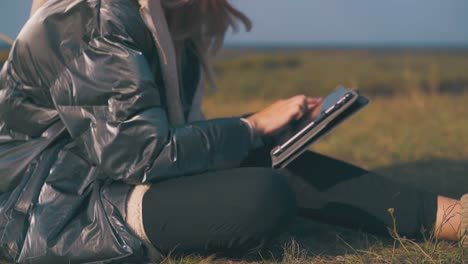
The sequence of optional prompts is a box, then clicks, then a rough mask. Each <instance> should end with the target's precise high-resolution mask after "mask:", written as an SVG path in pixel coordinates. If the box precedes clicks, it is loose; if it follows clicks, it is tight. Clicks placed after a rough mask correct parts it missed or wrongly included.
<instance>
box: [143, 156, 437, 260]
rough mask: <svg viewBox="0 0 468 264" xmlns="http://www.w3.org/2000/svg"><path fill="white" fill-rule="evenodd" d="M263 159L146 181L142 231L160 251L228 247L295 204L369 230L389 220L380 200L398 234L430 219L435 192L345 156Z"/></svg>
mask: <svg viewBox="0 0 468 264" xmlns="http://www.w3.org/2000/svg"><path fill="white" fill-rule="evenodd" d="M270 166H271V165H270V161H269V155H268V152H267V151H266V150H258V151H256V152H253V153H252V155H251V156H250V157H249V158H247V159H246V160H245V162H244V163H243V164H242V165H241V168H237V169H230V170H222V171H215V172H208V173H203V174H199V175H193V176H188V177H181V178H177V179H171V180H167V181H165V182H160V183H158V184H157V185H153V186H152V187H151V188H150V190H149V191H148V192H147V194H146V195H145V197H144V201H143V218H144V219H143V220H144V221H143V222H144V226H145V230H146V232H147V235H148V237H149V238H150V240H151V241H152V242H153V244H155V246H156V247H157V248H158V249H160V250H161V251H162V252H163V253H166V254H167V253H169V252H170V251H171V250H173V249H174V248H175V249H176V250H175V253H182V254H185V253H207V254H210V253H214V252H224V253H233V254H236V253H239V252H241V251H245V250H247V249H252V248H258V246H261V245H262V244H264V243H265V242H266V241H268V240H269V239H270V238H271V237H273V236H275V235H276V234H278V233H279V232H280V231H281V230H282V229H284V228H286V226H287V223H288V222H290V221H291V219H292V216H293V215H294V212H295V210H296V207H297V212H298V213H299V215H300V216H303V217H307V218H309V219H313V220H318V221H323V222H327V223H330V224H336V225H341V226H347V227H352V228H360V229H362V230H365V231H369V232H373V233H377V234H386V233H387V227H388V226H390V225H391V223H392V220H391V218H390V215H389V214H388V212H387V209H388V208H395V215H396V217H397V221H398V222H399V228H400V230H401V231H402V233H403V234H405V235H409V236H417V235H418V234H419V230H420V228H421V226H426V227H428V226H429V225H432V224H433V223H434V221H435V213H436V212H435V209H436V196H435V195H433V194H429V193H426V192H422V191H419V190H415V189H413V188H411V187H408V186H405V185H401V184H398V183H395V182H393V181H391V180H389V179H387V178H384V177H382V176H379V175H375V174H373V173H370V172H367V171H365V170H363V169H361V168H358V167H356V166H353V165H350V164H347V163H345V162H342V161H338V160H336V159H333V158H329V157H326V156H323V155H320V154H317V153H313V152H306V153H304V155H302V156H301V157H300V158H298V159H297V160H296V161H294V162H293V163H291V164H290V165H289V166H288V167H287V169H285V170H280V171H275V170H273V169H271V168H270ZM294 202H295V204H294Z"/></svg>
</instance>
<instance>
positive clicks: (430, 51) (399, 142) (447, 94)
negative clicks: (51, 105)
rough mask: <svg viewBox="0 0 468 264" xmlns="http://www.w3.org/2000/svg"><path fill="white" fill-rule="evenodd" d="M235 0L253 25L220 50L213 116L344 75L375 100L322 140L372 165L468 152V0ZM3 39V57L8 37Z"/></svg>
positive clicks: (23, 1)
mask: <svg viewBox="0 0 468 264" xmlns="http://www.w3.org/2000/svg"><path fill="white" fill-rule="evenodd" d="M232 3H233V4H234V5H235V6H236V7H238V8H239V9H240V10H242V11H243V12H245V13H246V15H247V16H249V17H250V18H251V19H252V21H253V24H254V28H253V30H252V32H250V33H246V32H244V31H242V30H240V32H239V33H238V34H232V32H230V33H229V35H228V37H227V39H226V47H225V49H223V50H222V51H221V52H220V54H219V55H218V56H217V57H216V58H215V69H216V72H217V74H218V83H219V90H217V91H211V90H210V89H207V98H206V100H205V103H204V110H205V113H206V114H207V116H208V117H219V116H231V115H238V114H241V113H245V112H251V111H257V110H259V109H260V108H262V107H264V106H266V105H267V104H269V103H271V102H273V101H274V100H276V99H279V98H284V97H288V96H293V95H295V94H298V93H304V94H307V95H311V96H324V95H326V94H327V93H329V92H330V91H331V90H332V89H334V88H335V87H336V86H338V85H344V86H348V87H356V88H359V90H360V91H361V93H363V94H364V95H366V96H368V97H370V98H371V99H372V101H373V102H372V104H371V105H370V106H369V107H368V108H366V109H365V110H363V112H362V113H360V114H359V115H357V116H355V117H353V118H352V119H351V120H350V121H349V122H346V124H344V125H343V126H342V127H340V128H339V129H338V130H337V131H336V133H333V135H332V136H329V137H327V138H326V139H325V140H324V141H322V142H320V143H319V144H317V145H315V146H314V147H313V148H314V149H315V150H317V151H320V152H324V153H326V154H329V155H333V156H337V157H339V158H341V159H344V160H347V161H350V162H354V163H357V164H358V165H361V166H364V167H366V168H378V167H382V166H390V165H394V164H397V163H406V162H413V161H420V160H440V159H444V160H445V159H447V160H468V109H467V108H466V106H467V104H466V99H468V96H465V93H466V91H467V89H468V29H467V26H468V16H467V15H466V14H467V13H468V1H466V0H451V1H440V0H412V1H408V0H392V1H375V0H329V1H317V0H293V1H284V0H255V1H251V0H232ZM30 5H31V0H3V1H2V2H1V3H0V32H1V33H3V34H5V35H6V36H8V37H10V38H12V39H14V38H15V37H16V35H17V34H18V32H19V31H20V29H21V27H22V25H23V24H24V23H25V22H26V20H27V17H28V15H29V8H30ZM0 42H1V41H0ZM0 47H1V51H0V61H3V60H5V59H6V58H7V52H8V48H9V46H8V44H6V42H1V44H0ZM0 63H1V62H0ZM351 142H353V143H351Z"/></svg>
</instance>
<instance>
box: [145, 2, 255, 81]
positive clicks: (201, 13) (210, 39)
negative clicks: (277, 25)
mask: <svg viewBox="0 0 468 264" xmlns="http://www.w3.org/2000/svg"><path fill="white" fill-rule="evenodd" d="M150 1H151V0H150ZM162 4H163V8H164V10H165V13H166V19H167V22H168V25H169V30H170V32H171V34H172V38H173V40H174V42H175V43H176V45H177V43H178V42H182V43H183V42H184V41H185V40H187V39H190V40H192V41H193V42H194V44H195V46H196V47H197V50H198V53H199V56H200V61H201V64H202V66H203V69H204V73H205V77H206V80H207V81H208V82H209V84H210V86H211V88H212V89H216V82H215V75H214V73H213V70H212V66H211V63H210V56H211V55H214V54H215V53H216V52H217V51H218V50H219V49H220V48H221V47H222V46H223V44H224V38H225V35H226V33H227V32H228V30H229V29H232V30H233V32H237V31H238V29H239V24H242V25H243V26H244V27H245V29H246V30H247V31H250V29H251V28H252V22H251V21H250V19H249V18H248V17H247V16H246V15H244V14H243V13H242V12H240V11H239V10H237V9H236V8H234V7H233V6H232V5H231V4H230V3H229V1H228V0H162Z"/></svg>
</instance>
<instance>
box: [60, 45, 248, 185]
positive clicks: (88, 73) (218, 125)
mask: <svg viewBox="0 0 468 264" xmlns="http://www.w3.org/2000/svg"><path fill="white" fill-rule="evenodd" d="M160 91H161V89H160V87H157V85H156V84H155V78H154V76H153V73H152V72H151V70H150V67H149V65H148V62H147V60H146V58H145V56H144V55H143V54H142V52H141V51H140V50H139V49H138V48H137V45H135V43H133V42H131V41H129V40H128V39H125V40H122V39H120V38H119V37H112V36H99V37H96V38H95V39H93V40H91V42H90V44H89V45H88V47H87V48H86V49H84V50H83V51H82V52H81V53H80V54H79V55H78V56H76V57H75V58H74V59H73V61H72V62H71V63H69V64H68V66H67V67H65V69H64V70H63V71H62V72H61V73H60V74H59V76H58V77H57V79H56V80H55V82H54V84H53V85H52V90H51V94H52V98H53V101H54V104H55V107H56V108H57V110H58V111H59V115H60V117H61V119H62V121H63V122H64V124H65V126H66V128H67V129H68V131H69V133H70V135H71V136H72V138H74V139H75V140H78V141H80V142H81V143H83V145H84V146H85V149H86V151H85V152H86V153H85V155H86V156H88V158H89V160H91V161H92V162H93V163H95V165H96V166H98V167H99V168H100V169H101V170H102V171H103V172H104V173H105V174H106V175H108V176H109V177H111V178H113V179H115V180H122V181H125V182H128V183H133V184H138V183H144V182H151V181H155V180H158V179H163V178H167V177H171V176H179V175H187V174H193V173H196V172H202V171H207V170H213V169H217V168H222V167H227V166H229V164H238V163H239V162H240V161H241V160H242V159H243V158H245V156H246V155H247V153H248V151H249V150H250V149H251V148H252V142H251V141H250V134H249V130H248V127H247V126H246V125H245V124H244V123H243V122H242V121H241V120H240V119H239V118H225V119H215V120H209V121H200V122H193V123H189V124H187V125H183V126H177V127H171V126H170V124H169V123H168V117H167V114H166V111H165V107H164V105H162V104H161V101H162V100H161V94H160Z"/></svg>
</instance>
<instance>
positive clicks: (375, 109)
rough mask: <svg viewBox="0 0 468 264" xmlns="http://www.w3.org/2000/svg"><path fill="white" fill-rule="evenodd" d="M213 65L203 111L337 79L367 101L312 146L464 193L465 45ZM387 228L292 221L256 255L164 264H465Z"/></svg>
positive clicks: (232, 59) (234, 54) (466, 257)
mask: <svg viewBox="0 0 468 264" xmlns="http://www.w3.org/2000/svg"><path fill="white" fill-rule="evenodd" d="M1 58H2V54H1V53H0V60H1ZM215 70H216V72H217V74H218V84H219V89H218V90H217V91H216V92H214V91H213V90H210V89H207V93H208V94H207V97H206V100H205V102H204V105H203V108H204V112H205V114H206V115H207V116H208V117H210V118H215V117H223V116H235V115H239V114H243V113H247V112H253V111H257V110H260V109H261V108H262V107H264V106H266V105H268V104H269V103H271V102H273V101H274V100H276V99H279V98H283V97H288V96H292V95H295V94H299V93H304V94H308V95H313V96H323V95H325V94H327V92H329V91H330V90H331V89H333V88H334V87H336V86H337V85H339V84H342V85H345V86H349V87H359V89H360V91H361V92H362V93H363V94H364V95H367V96H368V97H370V98H371V99H372V103H371V105H370V106H369V107H367V108H366V109H364V110H363V111H362V112H361V113H360V114H358V115H357V116H355V117H353V118H352V119H350V120H349V121H347V122H346V123H345V124H343V125H342V126H340V127H339V128H338V129H337V130H336V131H335V132H334V133H333V134H332V135H330V136H328V137H326V138H325V139H324V140H323V141H321V142H319V143H317V144H316V145H314V147H313V150H314V151H317V152H320V153H322V154H326V155H330V156H333V157H337V158H340V159H342V160H345V161H347V162H351V163H353V164H356V165H358V166H361V167H364V168H366V169H369V170H373V171H376V172H378V173H380V174H382V176H383V177H391V178H393V179H395V180H396V181H401V182H405V183H407V184H410V185H414V186H417V187H418V188H424V189H427V190H430V191H432V192H435V193H440V194H444V195H447V196H450V197H454V198H459V196H460V195H462V194H464V193H465V192H468V107H467V106H468V104H467V103H466V102H467V100H468V93H466V91H468V50H404V49H393V50H385V49H377V50H366V49H350V50H333V49H311V50H307V49H301V50H281V49H277V50H255V49H246V50H244V49H243V50H227V51H224V52H223V53H222V54H221V56H220V57H219V58H218V59H217V60H216V62H215ZM395 220H396V223H397V225H398V219H395ZM391 235H392V236H393V238H382V237H376V236H373V235H370V234H365V233H362V232H358V231H352V230H347V229H343V228H338V227H332V226H328V225H325V224H322V223H314V222H311V221H306V220H304V219H297V221H296V224H295V225H294V227H293V228H292V229H291V231H290V232H289V233H288V234H285V235H284V236H282V237H281V238H280V239H279V240H278V241H277V242H276V243H275V246H274V247H273V248H272V251H271V254H270V253H266V254H263V255H262V256H261V257H260V259H258V258H255V256H254V257H249V258H246V259H243V260H226V259H216V258H213V257H208V258H206V257H199V256H192V257H185V258H168V259H166V260H165V263H200V262H203V263H225V262H233V263H243V262H249V263H257V262H259V263H267V264H269V263H285V264H286V263H287V264H290V263H291V264H292V263H463V262H465V263H468V250H465V252H463V250H462V249H461V248H460V247H459V246H458V245H457V243H451V242H445V241H437V240H436V239H434V238H433V237H428V238H426V239H425V240H424V241H417V242H415V241H412V240H409V239H407V238H404V237H400V236H399V235H398V232H397V230H396V232H394V231H393V232H391ZM257 257H258V256H257Z"/></svg>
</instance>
